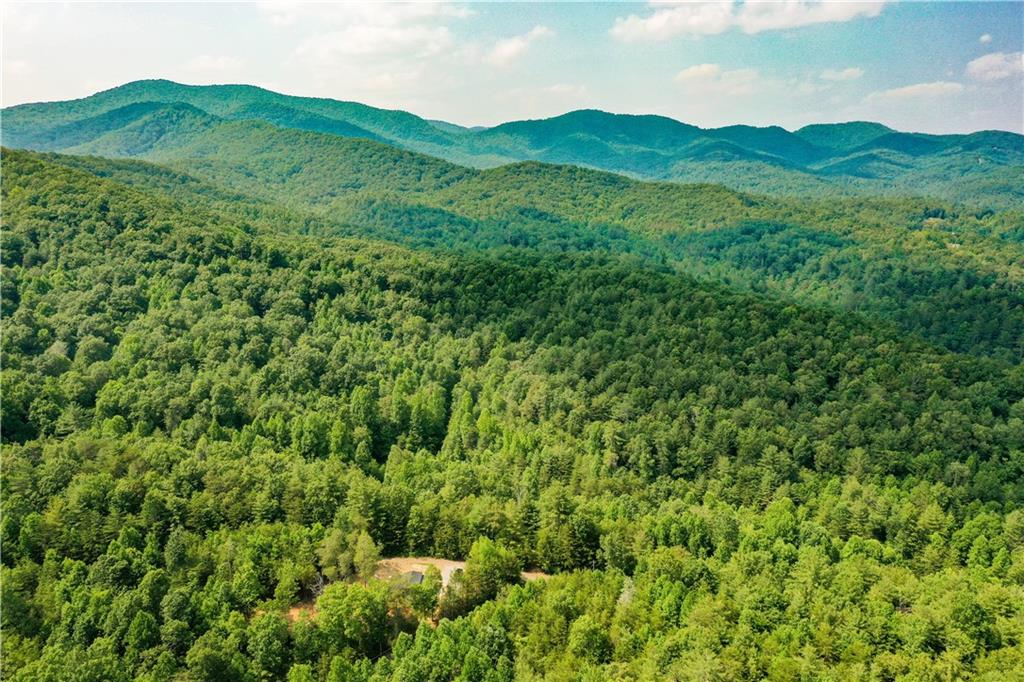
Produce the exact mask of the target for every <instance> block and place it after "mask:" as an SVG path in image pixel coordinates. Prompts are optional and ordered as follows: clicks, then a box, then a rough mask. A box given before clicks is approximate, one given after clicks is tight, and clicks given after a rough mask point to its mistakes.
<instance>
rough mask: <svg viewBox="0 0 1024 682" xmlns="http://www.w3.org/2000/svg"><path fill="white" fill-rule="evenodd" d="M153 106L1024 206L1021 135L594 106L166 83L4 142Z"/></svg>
mask: <svg viewBox="0 0 1024 682" xmlns="http://www.w3.org/2000/svg"><path fill="white" fill-rule="evenodd" d="M154 103H155V104H171V105H177V106H180V105H187V106H188V107H190V108H194V109H196V110H201V111H202V112H205V113H207V114H210V115H212V116H216V117H219V118H221V119H228V120H246V121H264V122H268V123H272V124H274V125H277V126H282V127H287V128H292V129H296V130H306V131H315V132H322V133H329V134H332V135H339V136H345V137H357V138H367V139H377V140H381V141H385V142H388V143H391V144H395V145H398V146H401V147H403V148H405V149H409V150H412V151H417V152H421V153H426V154H431V155H433V156H437V157H440V158H444V159H448V160H449V161H453V162H455V163H460V164H464V165H468V166H473V167H477V168H489V167H493V166H497V165H502V164H507V163H512V162H516V161H525V160H533V161H544V162H548V163H571V164H577V165H583V166H588V167H592V168H600V169H603V170H607V171H612V172H616V173H625V174H629V175H633V176H635V177H640V178H646V179H651V180H673V181H681V182H712V183H718V184H726V185H728V186H730V187H732V188H734V189H740V190H744V191H757V192H770V193H782V194H798V195H801V196H812V195H813V196H835V195H847V196H852V195H879V194H906V193H911V194H925V195H928V196H938V197H943V198H945V199H947V200H955V201H966V202H971V203H981V204H984V205H986V206H993V207H996V206H1002V207H1012V206H1017V205H1019V203H1020V202H1021V200H1022V199H1024V190H1022V189H1021V187H1020V182H1019V178H1020V175H1021V173H1022V171H1024V137H1022V136H1020V135H1017V134H1014V133H1008V132H1002V131H982V132H977V133H972V134H969V135H922V134H914V133H902V132H897V131H894V130H892V129H890V128H887V127H885V126H883V125H880V124H877V123H865V122H853V123H841V124H824V125H813V126H807V127H805V128H802V129H800V130H797V131H795V132H789V131H787V130H784V129H782V128H780V127H778V126H770V127H766V128H756V127H752V126H743V125H734V126H726V127H723V128H710V129H702V128H698V127H696V126H692V125H688V124H685V123H681V122H679V121H676V120H673V119H670V118H666V117H664V116H633V115H619V114H611V113H608V112H604V111H595V110H582V111H572V112H569V113H566V114H563V115H560V116H555V117H552V118H548V119H540V120H530V121H514V122H509V123H504V124H502V125H498V126H495V127H493V128H489V129H468V128H462V127H460V126H456V125H452V124H449V123H443V122H442V123H437V122H432V121H427V120H425V119H422V118H420V117H418V116H415V115H413V114H410V113H408V112H404V111H389V110H384V109H376V108H373V107H368V106H365V105H362V104H358V103H355V102H339V101H337V100H331V99H323V98H310V97H292V96H288V95H282V94H278V93H274V92H270V91H268V90H264V89H262V88H257V87H253V86H246V85H215V86H189V85H182V84H179V83H173V82H171V81H166V80H149V81H136V82H133V83H127V84H125V85H123V86H120V87H117V88H113V89H111V90H106V91H104V92H100V93H97V94H95V95H92V96H90V97H85V98H83V99H80V100H73V101H70V102H47V103H40V104H28V105H21V106H17V107H10V108H8V109H6V110H5V111H4V134H5V138H4V139H5V141H4V144H6V145H7V146H14V147H26V148H31V149H40V150H52V151H73V150H75V149H76V148H79V149H83V148H84V149H87V150H89V151H91V152H93V153H110V152H121V153H124V149H126V145H125V139H127V140H131V141H137V140H138V139H139V132H140V130H143V129H144V130H146V131H152V130H153V129H160V128H162V127H163V123H162V122H161V118H162V116H163V114H159V113H156V115H155V117H154V112H153V111H151V110H150V107H152V106H153V105H154ZM109 133H113V140H112V139H111V135H109ZM143 137H149V135H148V134H147V135H144V136H143ZM114 140H117V141H114ZM83 144H84V145H86V146H85V147H79V145H83Z"/></svg>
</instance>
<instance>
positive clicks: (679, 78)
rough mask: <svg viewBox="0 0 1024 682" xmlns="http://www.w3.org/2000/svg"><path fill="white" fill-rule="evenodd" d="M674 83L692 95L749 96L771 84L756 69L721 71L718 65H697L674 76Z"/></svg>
mask: <svg viewBox="0 0 1024 682" xmlns="http://www.w3.org/2000/svg"><path fill="white" fill-rule="evenodd" d="M675 81H676V83H678V84H679V85H680V86H682V87H683V88H684V89H685V90H687V91H689V92H692V93H717V94H721V95H730V96H737V95H749V94H752V93H754V92H757V91H759V90H761V89H762V88H764V87H766V86H768V85H770V84H772V83H773V82H772V81H767V80H765V79H763V78H761V75H760V74H759V73H758V71H757V69H734V70H731V71H723V70H722V67H721V66H719V65H718V64H697V65H696V66H691V67H688V68H685V69H683V70H682V71H680V72H679V73H677V74H676V78H675Z"/></svg>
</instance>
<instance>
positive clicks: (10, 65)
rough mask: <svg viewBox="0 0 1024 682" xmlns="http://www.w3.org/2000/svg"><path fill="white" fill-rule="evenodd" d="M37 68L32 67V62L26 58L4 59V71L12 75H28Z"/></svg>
mask: <svg viewBox="0 0 1024 682" xmlns="http://www.w3.org/2000/svg"><path fill="white" fill-rule="evenodd" d="M33 71H35V69H33V68H32V64H30V63H29V62H28V61H26V60H24V59H6V60H4V73H6V74H7V75H10V76H28V75H30V74H31V73H32V72H33Z"/></svg>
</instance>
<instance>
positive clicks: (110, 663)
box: [0, 124, 1024, 682]
mask: <svg viewBox="0 0 1024 682" xmlns="http://www.w3.org/2000/svg"><path fill="white" fill-rule="evenodd" d="M232 125H233V124H232ZM365 144H370V143H365ZM90 164H96V166H97V170H98V171H99V172H100V173H101V174H97V173H96V172H93V171H92V170H90V168H89V167H90ZM72 166H73V167H72ZM519 170H520V171H525V173H524V174H529V173H532V172H543V173H545V174H547V175H546V177H547V179H548V180H551V176H557V175H558V174H560V173H589V178H590V180H589V181H590V182H601V181H604V182H607V183H609V184H611V183H612V182H616V181H620V182H628V181H625V180H624V179H621V178H618V179H611V178H612V177H613V176H606V175H604V174H599V173H595V172H593V171H582V170H581V169H562V168H555V169H551V168H548V167H543V166H539V165H537V164H533V166H532V167H527V168H525V169H523V168H520V169H519ZM102 173H105V174H106V175H105V176H104V175H102ZM145 176H151V177H149V178H148V179H144V177H145ZM175 177H176V176H175V174H174V173H173V172H169V171H167V170H166V169H160V168H157V167H154V166H152V165H147V164H141V163H138V162H134V161H114V162H112V161H103V160H95V159H86V158H70V159H65V158H62V157H57V156H42V155H38V154H32V153H27V152H21V151H7V150H5V151H4V173H3V176H2V178H0V189H2V198H3V205H4V214H3V219H4V229H3V231H2V232H0V238H2V240H3V248H2V249H0V253H2V255H3V267H4V281H5V286H4V287H3V289H2V291H0V295H2V309H3V312H4V316H3V317H4V321H3V324H4V329H3V331H4V334H3V335H2V344H3V354H4V362H3V365H2V368H0V372H2V375H3V376H2V379H3V386H4V400H3V401H2V404H0V408H2V410H3V415H2V417H3V426H4V429H3V433H2V436H3V447H2V449H0V456H2V458H3V471H4V476H3V477H2V479H0V485H2V493H3V494H2V495H0V505H2V508H0V511H2V516H3V523H2V524H0V539H2V541H3V545H4V552H3V557H2V573H3V590H4V593H3V598H4V620H3V636H4V675H5V679H6V678H10V679H12V680H15V681H16V682H28V681H32V680H67V679H74V680H81V679H90V680H91V679H96V680H111V681H114V682H122V681H124V682H127V681H128V680H131V679H136V678H142V679H147V678H155V679H175V678H185V679H281V678H287V677H291V678H292V679H311V678H312V679H319V680H333V679H345V680H361V681H362V680H365V681H367V682H371V681H372V682H377V681H381V682H383V681H384V680H420V679H439V680H448V679H453V678H459V677H461V678H464V679H475V678H486V677H493V678H496V679H500V680H511V679H515V677H516V675H518V676H520V677H531V678H536V679H576V678H578V677H581V676H585V677H586V678H587V679H605V678H621V677H625V678H635V679H644V678H648V677H653V678H661V677H666V676H672V677H677V678H680V679H687V678H694V677H696V678H698V679H699V678H701V677H714V676H718V675H720V676H721V677H726V676H727V675H730V676H733V677H735V678H736V679H770V678H773V677H779V676H781V675H783V673H785V676H786V677H791V675H790V674H789V673H791V672H792V673H794V675H797V676H798V675H799V674H800V672H799V671H801V670H805V671H807V673H808V675H809V676H811V677H813V678H815V679H829V678H834V679H849V678H854V677H857V676H869V677H877V678H883V677H886V676H891V674H892V673H893V671H896V672H897V674H903V673H906V674H908V675H909V674H911V673H913V674H915V675H920V676H922V677H927V678H929V679H931V678H934V679H941V678H942V677H943V676H953V677H956V678H963V679H968V678H971V677H977V678H981V679H992V680H1001V679H1010V677H1008V676H1007V675H1005V673H1006V671H1014V670H1016V669H1018V668H1019V667H1020V665H1021V664H1022V662H1024V661H1022V658H1021V654H1022V652H1021V651H1020V647H1019V646H1018V644H1019V643H1018V641H1017V640H1016V639H1015V633H1016V632H1017V631H1018V628H1019V622H1020V620H1021V618H1022V617H1024V611H1022V608H1024V606H1022V605H1024V589H1022V582H1021V577H1022V576H1024V563H1022V559H1024V535H1022V533H1021V529H1022V524H1024V518H1022V515H1021V505H1022V504H1024V497H1022V496H1024V490H1022V489H1021V487H1020V485H1019V479H1020V476H1021V473H1022V472H1021V459H1020V452H1019V444H1020V442H1021V437H1020V436H1021V414H1022V405H1024V403H1022V402H1021V401H1022V400H1024V385H1022V382H1021V373H1020V368H1019V366H1018V367H1008V366H1006V365H1002V364H999V363H994V362H990V361H985V360H978V359H974V358H970V357H965V356H962V355H957V354H954V353H950V352H947V351H943V350H940V349H937V348H935V347H934V346H932V345H929V344H926V343H923V342H920V341H918V340H916V339H914V338H911V337H908V336H907V335H906V334H903V333H901V332H899V331H898V330H895V329H893V328H892V327H890V326H889V325H887V324H884V323H879V322H877V321H872V320H868V319H865V318H862V317H860V316H858V315H855V314H854V315H851V314H848V313H834V312H830V311H828V310H822V309H818V308H815V307H809V306H805V305H799V304H793V303H791V302H780V301H773V300H769V299H767V298H765V297H763V296H759V295H755V294H751V293H740V292H736V291H730V290H728V289H726V288H725V287H722V286H718V285H714V284H706V283H703V284H702V283H700V282H697V281H695V280H694V279H692V278H690V277H687V276H681V275H679V274H676V273H670V272H657V271H654V270H652V269H650V268H645V267H637V265H636V264H635V263H632V262H624V261H622V260H620V259H618V258H605V257H595V256H593V255H587V254H580V253H572V254H559V255H552V254H539V253H536V252H533V251H530V250H518V251H515V252H509V251H505V252H502V253H498V254H495V253H479V252H478V253H472V254H467V253H460V254H453V253H448V254H442V253H438V252H430V253H427V252H417V251H411V250H408V249H404V248H399V247H396V246H393V245H388V244H383V243H381V242H377V241H367V240H363V239H338V238H329V237H328V238H323V237H320V238H315V237H309V236H301V235H295V234H280V233H278V232H276V231H274V230H273V228H272V223H273V217H272V216H271V217H268V218H267V219H262V218H261V213H262V208H261V207H260V206H258V205H256V204H252V205H248V206H245V207H244V209H243V210H242V212H241V213H246V212H247V213H249V214H250V216H249V219H242V218H241V213H239V214H236V213H233V212H232V211H231V210H230V209H229V208H228V207H227V206H225V205H222V203H221V200H223V199H224V198H225V197H224V196H220V195H218V197H217V200H216V201H209V200H208V199H209V197H208V195H207V193H206V191H205V190H203V189H202V186H201V185H199V184H196V183H194V182H190V181H189V180H187V179H186V178H180V180H181V185H182V188H183V191H182V192H180V193H175V192H174V191H173V184H174V182H175ZM127 178H135V183H136V184H126V182H124V181H123V180H125V179H127ZM580 179H581V180H582V179H583V178H580ZM503 180H504V179H503ZM154 187H160V188H162V189H160V190H159V191H154V189H153V188H154ZM714 191H716V192H725V191H726V190H724V189H721V188H714ZM249 220H253V221H254V222H255V223H256V225H252V224H249ZM695 234H696V236H698V237H703V236H708V234H709V233H695ZM761 235H767V236H771V237H772V238H781V237H782V233H781V232H780V231H779V230H773V229H765V230H762V231H761V232H760V233H758V232H756V231H751V230H747V231H745V232H743V233H742V234H739V235H736V238H735V239H729V240H722V241H721V242H715V243H706V244H704V245H702V247H706V248H709V249H712V250H714V251H715V252H722V251H723V250H725V249H728V248H729V244H733V243H735V244H749V243H750V241H751V240H753V239H755V238H757V237H759V236H761ZM793 236H795V237H797V239H796V241H795V243H799V244H805V245H806V246H807V247H808V248H818V249H829V248H835V247H838V246H841V245H842V243H841V240H832V241H831V242H828V241H815V239H814V238H813V237H812V236H810V235H807V234H802V235H793ZM725 242H728V243H725ZM406 554H409V555H430V556H442V557H448V558H452V559H466V569H465V571H464V573H462V574H461V575H459V576H457V577H455V578H453V580H452V583H451V585H452V586H451V587H450V588H449V589H448V590H447V591H446V592H444V593H440V592H439V590H438V587H439V584H438V583H437V581H436V580H435V579H434V577H433V576H431V575H430V574H427V575H425V576H423V577H424V580H423V582H422V583H421V584H419V585H410V584H409V582H410V581H408V580H402V581H395V582H393V583H389V584H385V583H382V582H379V581H377V580H374V579H373V578H372V577H370V576H371V575H372V573H373V568H374V564H375V563H376V557H379V556H395V555H406ZM534 567H536V568H541V569H543V570H544V571H545V572H547V573H549V574H552V576H553V577H551V578H549V579H546V580H541V581H534V582H531V583H529V584H527V585H519V584H518V583H519V581H520V575H521V573H520V572H521V570H522V569H523V568H534ZM866 614H867V615H866ZM289 671H291V672H289ZM709 671H710V672H711V673H712V674H711V675H705V673H707V672H709ZM730 671H732V672H730ZM491 673H493V674H491ZM720 673H721V674H720ZM733 673H734V674H733Z"/></svg>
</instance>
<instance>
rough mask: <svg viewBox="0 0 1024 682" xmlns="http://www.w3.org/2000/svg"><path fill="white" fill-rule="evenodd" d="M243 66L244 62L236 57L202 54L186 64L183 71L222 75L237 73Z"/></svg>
mask: <svg viewBox="0 0 1024 682" xmlns="http://www.w3.org/2000/svg"><path fill="white" fill-rule="evenodd" d="M244 65H245V62H244V61H242V60H241V59H239V58H238V57H229V56H226V55H221V56H213V55H208V54H203V55H199V56H198V57H193V58H192V59H190V60H189V61H188V63H187V64H185V69H187V70H188V71H191V72H193V73H206V74H223V73H231V72H232V71H238V70H239V69H241V68H242V67H243V66H244Z"/></svg>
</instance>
